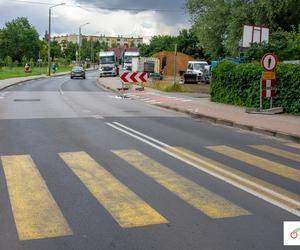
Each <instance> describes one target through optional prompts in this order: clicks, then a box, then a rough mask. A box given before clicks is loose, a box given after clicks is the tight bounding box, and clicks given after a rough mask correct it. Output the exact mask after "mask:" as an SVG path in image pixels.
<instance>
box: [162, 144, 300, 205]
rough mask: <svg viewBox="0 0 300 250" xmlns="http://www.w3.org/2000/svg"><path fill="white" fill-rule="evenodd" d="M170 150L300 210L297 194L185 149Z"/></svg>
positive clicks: (299, 199) (202, 166)
mask: <svg viewBox="0 0 300 250" xmlns="http://www.w3.org/2000/svg"><path fill="white" fill-rule="evenodd" d="M168 149H169V150H170V151H171V152H173V153H175V154H176V155H178V156H180V157H182V158H184V159H187V160H188V161H190V162H192V163H193V164H195V165H196V166H199V168H204V169H205V170H208V171H210V172H213V173H216V174H218V175H221V176H223V177H224V178H226V179H227V180H230V182H231V183H237V184H238V185H241V186H242V187H245V188H246V189H248V190H252V191H254V192H255V193H259V194H260V195H263V196H266V197H268V198H270V199H272V200H275V201H276V202H280V203H282V204H284V205H285V206H288V207H289V208H292V209H299V208H300V196H299V195H297V194H295V193H292V192H290V191H288V190H286V189H283V188H281V187H278V186H275V185H273V184H271V183H269V182H266V181H263V180H261V179H258V178H256V177H253V176H251V175H248V174H246V173H244V172H241V171H239V170H237V169H234V168H231V167H229V166H226V165H224V164H222V163H220V162H217V161H214V160H212V159H209V158H207V157H205V156H202V155H199V154H196V153H194V152H192V151H190V150H187V149H185V148H180V147H176V148H175V147H169V148H168Z"/></svg>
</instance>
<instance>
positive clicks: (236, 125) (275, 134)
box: [97, 79, 300, 143]
mask: <svg viewBox="0 0 300 250" xmlns="http://www.w3.org/2000/svg"><path fill="white" fill-rule="evenodd" d="M97 84H98V85H99V86H101V87H103V88H105V89H107V90H110V91H112V92H114V93H118V94H119V91H117V90H116V89H113V88H111V87H109V86H106V85H104V84H101V83H100V81H99V79H98V80H97ZM154 105H156V106H158V107H161V108H165V109H169V110H173V111H176V112H180V113H184V114H187V115H190V116H191V117H193V118H196V119H201V120H205V121H209V122H212V123H215V124H220V125H224V126H227V127H234V128H239V129H242V130H247V131H253V132H256V133H259V134H263V135H268V136H273V137H277V138H280V139H285V140H291V141H295V142H297V143H300V136H299V135H294V134H291V133H289V134H287V133H284V132H281V131H276V130H272V129H266V128H261V127H256V126H252V125H248V124H243V123H238V122H234V121H232V120H227V119H222V118H218V117H214V116H209V115H205V114H200V113H194V112H191V111H189V110H187V109H181V108H177V107H171V106H167V105H163V104H154Z"/></svg>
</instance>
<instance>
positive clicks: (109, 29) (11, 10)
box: [0, 0, 189, 40]
mask: <svg viewBox="0 0 300 250" xmlns="http://www.w3.org/2000/svg"><path fill="white" fill-rule="evenodd" d="M31 1H34V0H31ZM39 2H41V0H40V1H39ZM44 2H45V3H46V2H48V1H44ZM60 2H61V1H52V2H51V3H60ZM63 2H66V3H67V5H76V1H73V0H64V1H63ZM0 5H2V6H1V8H0V26H3V25H4V23H5V22H6V21H10V20H12V19H14V18H16V17H18V16H27V17H28V18H29V20H30V22H31V23H32V24H33V26H35V27H36V28H37V30H38V32H39V33H40V34H43V33H44V31H45V30H47V29H48V6H47V5H31V4H22V3H17V2H13V1H9V0H0ZM168 15H169V16H168ZM174 15H175V14H174V13H172V12H171V13H160V12H156V11H154V10H149V11H142V12H130V11H124V10H101V9H89V8H88V9H84V8H79V7H71V6H59V7H57V8H54V9H52V33H53V34H73V33H78V27H79V25H81V24H83V23H86V22H90V24H89V25H87V26H85V27H83V28H82V33H83V34H94V33H96V32H100V33H102V34H105V35H124V36H142V37H144V38H145V40H149V39H150V37H151V36H153V35H157V34H168V35H175V34H177V33H178V31H179V30H180V29H182V28H187V27H189V23H188V17H187V16H185V15H184V14H183V13H176V16H174ZM174 20H175V21H174Z"/></svg>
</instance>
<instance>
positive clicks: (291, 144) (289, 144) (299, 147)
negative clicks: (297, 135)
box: [286, 143, 300, 149]
mask: <svg viewBox="0 0 300 250" xmlns="http://www.w3.org/2000/svg"><path fill="white" fill-rule="evenodd" d="M286 145H287V146H289V147H291V148H297V149H300V144H296V143H288V144H286Z"/></svg>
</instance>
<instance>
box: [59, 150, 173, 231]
mask: <svg viewBox="0 0 300 250" xmlns="http://www.w3.org/2000/svg"><path fill="white" fill-rule="evenodd" d="M59 155H60V157H61V158H62V159H63V160H64V162H65V163H66V164H67V165H68V166H69V167H70V168H71V170H72V171H73V172H74V174H75V175H77V176H78V178H79V179H80V180H81V181H82V182H83V183H84V185H85V186H86V187H87V188H88V189H89V191H90V192H91V193H92V194H93V195H94V197H95V198H96V199H97V200H98V202H99V203H100V204H101V205H103V206H104V207H105V208H106V210H107V211H108V212H109V213H110V214H111V215H112V217H113V218H114V219H115V220H116V221H117V222H118V223H119V225H120V226H121V227H123V228H131V227H140V226H147V225H153V224H162V223H167V222H168V221H167V220H166V219H165V218H164V217H163V216H161V215H160V214H159V213H158V212H156V211H155V210H154V209H153V208H152V207H150V206H149V205H148V204H147V203H146V202H144V201H143V200H142V199H141V198H140V197H138V196H137V195H136V194H135V193H133V192H132V191H131V190H130V189H129V188H127V187H126V186H125V185H123V184H122V183H121V182H120V181H119V180H117V179H116V178H115V177H114V176H113V175H111V174H110V173H109V172H108V171H107V170H105V169H104V168H103V167H102V166H101V165H99V164H98V163H97V162H96V161H95V160H94V159H93V158H91V157H90V156H89V155H88V154H87V153H85V152H72V153H60V154H59Z"/></svg>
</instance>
